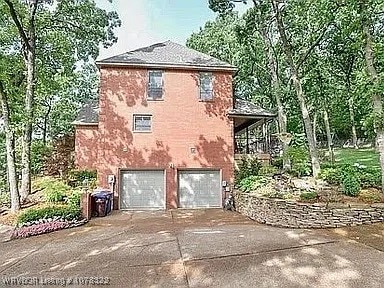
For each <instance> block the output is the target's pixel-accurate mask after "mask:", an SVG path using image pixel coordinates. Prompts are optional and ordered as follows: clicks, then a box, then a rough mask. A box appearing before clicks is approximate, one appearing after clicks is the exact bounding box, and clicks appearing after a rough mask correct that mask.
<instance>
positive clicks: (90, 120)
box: [72, 100, 99, 125]
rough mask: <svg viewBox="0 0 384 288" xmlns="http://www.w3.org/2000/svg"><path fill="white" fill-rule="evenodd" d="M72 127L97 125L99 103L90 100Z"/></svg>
mask: <svg viewBox="0 0 384 288" xmlns="http://www.w3.org/2000/svg"><path fill="white" fill-rule="evenodd" d="M72 124H73V125H98V124H99V101H98V100H91V101H89V102H88V103H86V104H85V105H84V106H83V107H82V108H81V109H80V111H79V113H78V115H77V117H76V120H75V121H74V122H72Z"/></svg>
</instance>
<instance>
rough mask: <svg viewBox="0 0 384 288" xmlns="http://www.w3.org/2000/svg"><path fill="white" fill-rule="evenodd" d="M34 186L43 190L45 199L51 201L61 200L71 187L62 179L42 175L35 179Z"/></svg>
mask: <svg viewBox="0 0 384 288" xmlns="http://www.w3.org/2000/svg"><path fill="white" fill-rule="evenodd" d="M34 186H35V187H34V188H35V189H37V190H43V193H44V198H45V201H47V202H53V203H56V202H61V201H63V200H64V197H65V196H66V195H67V193H68V191H70V189H71V187H69V186H68V185H67V184H65V183H64V182H63V181H62V180H59V179H55V178H52V177H43V178H41V179H39V181H35V183H34Z"/></svg>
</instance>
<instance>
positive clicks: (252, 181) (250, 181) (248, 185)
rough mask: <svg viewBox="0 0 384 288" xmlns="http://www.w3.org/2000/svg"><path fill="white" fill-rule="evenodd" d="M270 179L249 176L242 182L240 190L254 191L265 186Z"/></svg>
mask: <svg viewBox="0 0 384 288" xmlns="http://www.w3.org/2000/svg"><path fill="white" fill-rule="evenodd" d="M267 183H268V179H267V178H265V177H262V176H248V177H246V178H244V179H242V180H241V181H240V185H239V189H240V190H241V191H243V192H250V191H254V190H256V189H257V188H259V187H262V186H265V185H266V184H267Z"/></svg>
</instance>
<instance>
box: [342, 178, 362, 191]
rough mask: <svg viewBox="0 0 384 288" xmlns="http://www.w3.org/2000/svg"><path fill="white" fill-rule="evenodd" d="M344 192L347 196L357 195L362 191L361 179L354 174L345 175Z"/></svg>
mask: <svg viewBox="0 0 384 288" xmlns="http://www.w3.org/2000/svg"><path fill="white" fill-rule="evenodd" d="M342 188H343V193H344V194H345V195H347V196H353V197H355V196H357V195H358V194H359V192H360V188H361V187H360V181H359V179H358V178H357V177H356V176H355V175H353V174H347V175H346V176H344V177H343V183H342Z"/></svg>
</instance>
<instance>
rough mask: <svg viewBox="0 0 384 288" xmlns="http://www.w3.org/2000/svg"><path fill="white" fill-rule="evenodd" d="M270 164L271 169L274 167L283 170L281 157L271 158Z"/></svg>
mask: <svg viewBox="0 0 384 288" xmlns="http://www.w3.org/2000/svg"><path fill="white" fill-rule="evenodd" d="M271 164H272V166H273V167H276V168H277V169H280V170H281V169H283V157H275V158H272V161H271Z"/></svg>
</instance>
